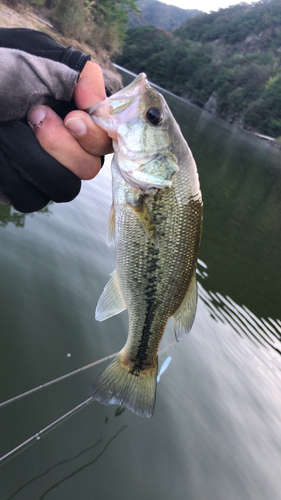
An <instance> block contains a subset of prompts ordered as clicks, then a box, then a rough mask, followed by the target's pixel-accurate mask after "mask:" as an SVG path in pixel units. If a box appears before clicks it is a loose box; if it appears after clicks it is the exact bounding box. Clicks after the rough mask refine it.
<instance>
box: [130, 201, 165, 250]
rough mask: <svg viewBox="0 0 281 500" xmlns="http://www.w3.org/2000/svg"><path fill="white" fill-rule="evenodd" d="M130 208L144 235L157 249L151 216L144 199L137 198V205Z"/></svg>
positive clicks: (156, 238) (154, 228) (156, 237)
mask: <svg viewBox="0 0 281 500" xmlns="http://www.w3.org/2000/svg"><path fill="white" fill-rule="evenodd" d="M131 207H132V208H133V210H134V212H135V214H136V216H137V218H138V219H139V221H140V223H141V225H142V228H143V230H144V232H145V234H146V235H147V236H148V237H149V238H150V239H151V241H152V242H153V243H154V245H156V246H157V247H158V246H159V242H158V236H157V233H156V227H155V224H154V222H153V219H152V216H151V214H150V212H149V210H148V208H147V206H146V204H145V201H144V198H143V197H141V198H139V200H138V203H137V204H135V205H131Z"/></svg>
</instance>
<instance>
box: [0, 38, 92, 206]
mask: <svg viewBox="0 0 281 500" xmlns="http://www.w3.org/2000/svg"><path fill="white" fill-rule="evenodd" d="M0 56H1V61H2V62H1V65H2V66H1V73H0V202H1V199H2V201H5V196H3V192H4V193H5V195H6V199H7V197H8V198H9V199H10V201H11V203H12V204H13V205H14V207H15V208H16V209H17V210H19V211H20V212H34V211H36V210H40V209H41V208H43V207H44V206H46V205H47V203H48V202H49V201H50V200H53V201H55V202H66V201H70V200H72V199H73V198H75V196H77V194H78V193H79V191H80V188H81V181H80V179H79V178H78V177H77V176H76V175H74V174H73V173H72V172H70V170H68V169H67V168H65V167H64V166H63V165H61V164H60V163H58V162H57V161H56V160H55V159H54V158H53V157H52V156H50V155H49V154H48V153H46V152H45V151H44V149H43V148H42V147H41V146H40V144H39V142H38V141H37V139H36V137H35V136H34V134H33V132H32V130H31V129H30V127H29V125H28V123H27V121H26V115H27V112H28V111H29V109H30V108H32V107H34V106H36V105H38V104H47V105H48V106H51V107H52V108H53V109H54V110H55V111H56V112H57V113H58V114H59V115H60V116H61V118H64V117H65V116H66V115H67V113H69V112H70V111H71V110H73V109H77V108H76V107H75V104H74V101H73V100H72V94H73V90H74V87H75V85H76V83H77V81H78V78H79V75H80V73H81V71H82V69H83V68H84V66H85V64H86V62H87V61H88V60H89V59H90V57H89V56H86V55H84V54H82V53H81V52H79V51H77V50H74V49H73V48H72V47H68V48H65V47H62V46H61V45H59V44H58V43H57V42H55V40H53V39H52V38H51V37H50V36H49V35H46V34H45V33H41V32H38V31H33V30H28V29H21V28H20V29H18V28H15V29H8V28H1V29H0ZM1 193H2V197H1Z"/></svg>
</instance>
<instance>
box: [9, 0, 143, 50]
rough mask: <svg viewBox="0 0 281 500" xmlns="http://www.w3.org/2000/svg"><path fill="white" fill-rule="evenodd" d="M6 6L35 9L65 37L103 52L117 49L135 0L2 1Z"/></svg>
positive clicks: (136, 9) (135, 7)
mask: <svg viewBox="0 0 281 500" xmlns="http://www.w3.org/2000/svg"><path fill="white" fill-rule="evenodd" d="M2 1H3V2H4V3H6V4H7V5H8V6H9V7H12V8H20V7H31V8H33V9H34V8H38V9H39V12H40V14H41V15H43V16H44V17H45V18H47V19H49V20H50V21H52V23H53V24H54V25H55V27H56V29H57V30H58V31H59V32H60V33H61V34H62V35H63V36H65V37H67V38H69V39H76V40H78V41H79V42H86V43H87V44H89V45H90V46H91V47H93V49H94V50H95V51H97V52H104V53H106V55H107V56H108V55H111V54H112V53H114V52H116V51H118V50H120V47H121V46H122V43H123V40H124V37H125V27H126V24H127V23H128V21H129V19H128V14H129V13H130V12H133V11H138V8H137V4H136V2H135V0H94V1H93V0H2Z"/></svg>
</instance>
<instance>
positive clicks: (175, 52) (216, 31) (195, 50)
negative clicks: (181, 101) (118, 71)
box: [116, 0, 281, 137]
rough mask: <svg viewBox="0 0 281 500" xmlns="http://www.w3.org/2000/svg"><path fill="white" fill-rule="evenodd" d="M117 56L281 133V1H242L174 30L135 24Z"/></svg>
mask: <svg viewBox="0 0 281 500" xmlns="http://www.w3.org/2000/svg"><path fill="white" fill-rule="evenodd" d="M116 62H117V63H118V64H120V65H122V66H124V67H125V68H128V69H130V70H131V71H134V72H136V73H138V72H140V71H144V72H146V73H147V75H148V77H149V79H150V80H152V81H153V82H155V83H158V84H159V85H161V86H162V87H164V88H167V89H169V90H171V91H172V92H174V93H176V94H178V95H181V96H183V97H185V98H187V99H189V100H191V101H192V102H193V103H195V104H197V105H199V106H201V107H205V108H206V109H209V110H210V111H211V112H213V113H215V114H216V115H217V116H220V117H221V118H224V119H227V120H228V121H230V122H233V123H237V124H239V125H241V126H244V127H245V128H247V129H253V130H257V131H259V132H260V133H262V134H266V135H270V136H273V137H277V136H281V2H280V0H263V1H260V2H257V3H254V4H251V5H246V4H240V5H236V6H233V7H229V8H228V9H220V10H219V11H218V12H212V13H210V14H200V15H198V16H196V17H195V18H193V19H189V20H188V21H187V22H186V23H185V24H184V25H183V26H182V27H180V28H178V29H176V30H174V31H173V32H172V33H167V32H165V31H164V30H161V29H158V28H155V27H152V26H150V27H149V26H145V27H140V28H131V29H129V30H128V31H127V39H126V42H125V46H124V48H123V52H122V54H121V55H119V56H118V57H117V58H116Z"/></svg>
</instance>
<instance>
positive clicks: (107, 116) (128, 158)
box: [89, 73, 179, 190]
mask: <svg viewBox="0 0 281 500" xmlns="http://www.w3.org/2000/svg"><path fill="white" fill-rule="evenodd" d="M89 113H90V116H91V117H92V119H93V120H94V122H95V123H96V124H97V125H98V126H99V127H100V128H102V129H103V130H105V131H106V132H107V133H108V135H109V136H110V137H111V138H112V140H113V148H114V152H115V154H116V156H117V161H116V164H117V165H118V168H119V170H120V172H121V174H122V175H123V177H124V178H125V180H126V181H127V182H129V183H130V184H132V185H133V186H134V187H137V188H141V189H144V190H146V189H155V188H160V189H161V188H163V187H165V186H169V187H170V186H171V185H172V180H173V176H174V175H175V173H176V172H177V171H178V169H179V167H178V160H177V157H176V154H175V152H174V151H173V150H174V149H175V148H172V147H171V138H172V137H173V136H174V129H175V127H177V128H178V126H177V124H176V122H175V119H174V118H173V116H172V113H171V111H170V109H169V107H168V105H167V103H166V101H165V99H164V97H163V96H162V95H161V94H160V93H159V92H157V91H156V90H155V89H154V88H153V87H151V85H149V83H148V81H147V78H146V75H145V74H144V73H141V74H140V75H138V76H137V78H135V80H134V81H133V82H132V83H131V84H130V85H128V86H127V87H125V88H123V89H122V90H120V91H119V92H117V93H116V94H114V95H112V96H110V97H108V98H107V99H105V101H103V102H101V103H99V104H98V105H96V106H94V107H93V108H91V109H90V110H89ZM178 130H179V128H178ZM178 130H177V131H178Z"/></svg>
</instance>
